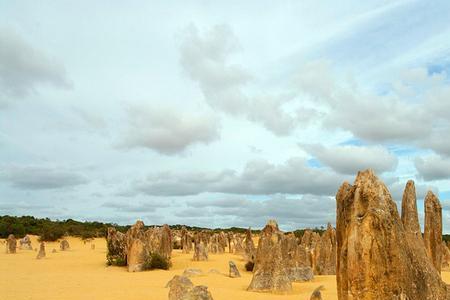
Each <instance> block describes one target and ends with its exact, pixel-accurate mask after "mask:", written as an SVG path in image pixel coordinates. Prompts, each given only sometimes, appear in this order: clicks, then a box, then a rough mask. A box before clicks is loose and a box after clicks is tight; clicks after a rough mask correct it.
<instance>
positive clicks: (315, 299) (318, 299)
mask: <svg viewBox="0 0 450 300" xmlns="http://www.w3.org/2000/svg"><path fill="white" fill-rule="evenodd" d="M321 290H323V285H321V286H319V287H318V288H316V289H315V290H314V292H312V294H311V297H310V298H309V300H322V293H321V292H320V291H321Z"/></svg>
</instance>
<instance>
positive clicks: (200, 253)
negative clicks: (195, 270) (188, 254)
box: [193, 242, 208, 261]
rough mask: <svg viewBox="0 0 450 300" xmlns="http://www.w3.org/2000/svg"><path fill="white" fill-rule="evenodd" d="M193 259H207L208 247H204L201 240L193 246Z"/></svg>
mask: <svg viewBox="0 0 450 300" xmlns="http://www.w3.org/2000/svg"><path fill="white" fill-rule="evenodd" d="M193 260H194V261H204V260H208V248H207V247H205V244H204V243H203V242H198V243H196V245H195V248H194V257H193Z"/></svg>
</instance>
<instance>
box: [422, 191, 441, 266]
mask: <svg viewBox="0 0 450 300" xmlns="http://www.w3.org/2000/svg"><path fill="white" fill-rule="evenodd" d="M424 227H425V228H424V234H423V236H424V241H425V249H426V251H427V255H428V257H429V258H430V260H431V262H432V263H433V265H434V267H435V268H436V270H437V271H438V272H439V273H440V272H441V266H442V207H441V203H440V202H439V199H438V198H437V197H436V196H435V195H434V194H433V192H431V191H429V192H428V193H427V195H426V197H425V226H424Z"/></svg>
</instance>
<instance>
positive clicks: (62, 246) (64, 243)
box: [59, 240, 70, 251]
mask: <svg viewBox="0 0 450 300" xmlns="http://www.w3.org/2000/svg"><path fill="white" fill-rule="evenodd" d="M59 249H60V250H61V251H66V250H69V249H70V245H69V242H68V241H67V240H62V241H61V242H60V243H59Z"/></svg>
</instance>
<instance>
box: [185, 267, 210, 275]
mask: <svg viewBox="0 0 450 300" xmlns="http://www.w3.org/2000/svg"><path fill="white" fill-rule="evenodd" d="M203 275H205V274H204V273H203V271H202V270H200V269H195V268H189V269H186V270H184V272H183V276H186V277H196V276H203Z"/></svg>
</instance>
